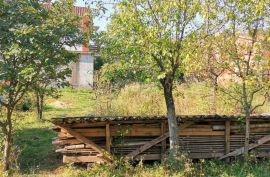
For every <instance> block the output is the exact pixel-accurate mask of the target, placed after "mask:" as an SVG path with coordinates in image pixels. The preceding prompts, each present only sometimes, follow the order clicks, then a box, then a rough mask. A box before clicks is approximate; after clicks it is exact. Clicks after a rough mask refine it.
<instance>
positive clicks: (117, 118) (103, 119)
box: [51, 115, 270, 123]
mask: <svg viewBox="0 0 270 177" xmlns="http://www.w3.org/2000/svg"><path fill="white" fill-rule="evenodd" d="M176 117H177V120H178V121H182V120H198V121H200V120H213V121H219V120H238V119H239V118H243V117H244V115H178V116H176ZM132 120H153V121H155V120H157V121H159V120H160V121H162V120H167V117H166V116H82V117H57V118H52V119H51V122H53V123H54V122H65V123H77V122H80V123H82V122H106V121H132ZM251 120H270V115H252V116H251Z"/></svg>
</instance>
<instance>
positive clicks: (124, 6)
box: [101, 0, 202, 81]
mask: <svg viewBox="0 0 270 177" xmlns="http://www.w3.org/2000/svg"><path fill="white" fill-rule="evenodd" d="M200 3H201V2H200V1H197V0H190V1H179V2H176V1H170V2H165V1H123V2H120V3H119V4H118V5H117V8H116V9H117V10H116V11H115V13H114V14H113V16H112V21H111V23H110V24H109V27H108V31H107V32H106V33H103V35H101V41H102V44H103V48H102V50H101V53H102V56H103V57H104V58H105V59H106V60H108V61H111V62H115V61H119V60H121V61H124V62H125V63H126V64H128V66H129V67H130V68H131V70H138V69H139V70H141V71H142V72H143V76H146V77H147V79H151V80H153V81H159V80H162V79H163V78H164V77H165V75H166V74H170V75H171V74H173V76H174V75H175V76H176V77H178V75H182V73H183V72H184V67H183V61H184V60H186V59H187V58H188V56H189V55H190V54H191V53H192V54H193V55H194V54H195V53H196V52H195V51H196V49H197V47H198V40H199V31H200V30H199V29H200V28H201V27H202V23H198V21H197V20H196V19H197V18H198V16H200V10H201V7H200ZM201 19H202V18H201ZM195 24H196V25H197V26H196V27H195V26H194V28H189V26H191V25H195ZM137 74H141V73H140V72H138V73H137Z"/></svg>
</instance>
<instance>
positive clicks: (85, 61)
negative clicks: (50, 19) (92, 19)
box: [44, 2, 94, 88]
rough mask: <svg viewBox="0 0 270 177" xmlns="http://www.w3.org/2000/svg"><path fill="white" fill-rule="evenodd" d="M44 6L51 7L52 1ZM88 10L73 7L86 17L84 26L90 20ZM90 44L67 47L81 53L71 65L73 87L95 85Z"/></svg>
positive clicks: (70, 81) (70, 80) (83, 21)
mask: <svg viewBox="0 0 270 177" xmlns="http://www.w3.org/2000/svg"><path fill="white" fill-rule="evenodd" d="M44 6H45V8H47V9H49V8H50V2H48V3H45V4H44ZM87 10H88V9H87V8H85V7H78V6H74V8H73V12H74V13H76V14H77V15H79V16H80V17H84V18H83V20H82V22H81V26H82V28H83V27H85V25H86V23H88V22H89V18H88V17H86V16H85V14H86V13H87ZM89 32H90V31H89ZM89 46H90V45H89V44H87V45H81V46H76V47H66V49H67V50H68V51H71V52H75V53H78V55H79V56H78V57H79V58H78V61H77V62H76V63H72V64H71V65H70V68H71V70H72V75H71V77H70V78H68V80H69V83H70V84H71V86H73V87H78V88H92V86H93V73H94V56H93V55H91V52H90V50H91V49H90V47H89Z"/></svg>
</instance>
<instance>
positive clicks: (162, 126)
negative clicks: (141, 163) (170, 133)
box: [160, 122, 166, 154]
mask: <svg viewBox="0 0 270 177" xmlns="http://www.w3.org/2000/svg"><path fill="white" fill-rule="evenodd" d="M165 125H166V124H165V123H164V122H162V123H161V127H160V128H161V135H164V134H165V133H166V132H165V131H166V126H165ZM165 151H166V138H165V139H164V140H162V141H161V154H164V153H165Z"/></svg>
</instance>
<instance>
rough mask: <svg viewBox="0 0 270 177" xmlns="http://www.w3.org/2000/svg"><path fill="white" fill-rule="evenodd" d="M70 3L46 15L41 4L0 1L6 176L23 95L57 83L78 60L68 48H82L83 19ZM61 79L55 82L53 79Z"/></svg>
mask: <svg viewBox="0 0 270 177" xmlns="http://www.w3.org/2000/svg"><path fill="white" fill-rule="evenodd" d="M73 3H74V1H72V0H63V1H62V0H59V1H55V2H54V3H53V4H52V5H51V6H50V7H49V8H48V9H45V8H44V5H43V4H42V3H40V2H39V1H28V0H24V1H21V0H15V1H7V0H4V1H0V58H1V60H0V80H2V84H1V85H0V95H1V99H0V103H1V106H2V107H3V108H4V109H5V114H4V117H1V120H0V125H1V128H2V131H3V133H4V144H5V147H4V159H3V161H4V169H3V170H4V171H7V170H8V169H9V167H10V160H9V157H10V154H11V147H12V131H13V129H12V127H13V123H12V114H13V112H14V108H15V106H16V104H17V103H18V102H19V101H20V100H21V99H22V98H23V96H24V95H25V93H27V92H28V91H30V90H32V89H34V88H35V87H36V86H37V84H38V83H39V82H44V78H55V77H58V74H57V72H58V71H59V70H61V71H62V72H63V73H64V75H63V76H62V77H63V78H65V74H67V73H69V72H70V69H69V68H68V67H67V65H68V64H69V63H70V62H72V61H75V60H76V58H77V55H76V54H74V53H70V52H68V51H67V50H66V47H67V46H69V47H72V46H76V45H79V44H82V43H84V41H85V35H84V34H85V33H84V32H83V30H81V29H80V26H81V24H80V17H78V16H77V15H75V14H73V13H72V10H73ZM55 79H57V78H55Z"/></svg>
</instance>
